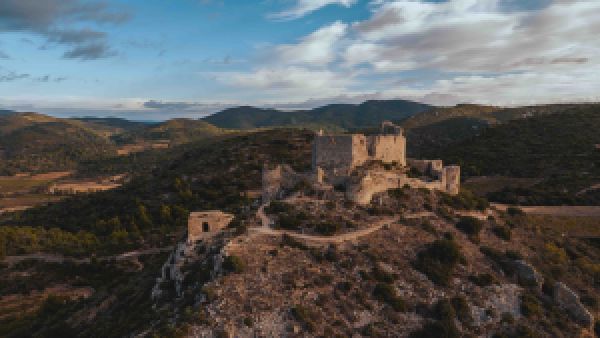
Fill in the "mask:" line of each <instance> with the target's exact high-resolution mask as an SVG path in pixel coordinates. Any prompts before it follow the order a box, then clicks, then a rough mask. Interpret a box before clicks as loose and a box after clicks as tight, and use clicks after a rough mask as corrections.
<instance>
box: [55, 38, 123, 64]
mask: <svg viewBox="0 0 600 338" xmlns="http://www.w3.org/2000/svg"><path fill="white" fill-rule="evenodd" d="M115 55H116V52H115V51H113V50H111V49H110V47H109V46H108V45H107V44H106V43H104V42H98V43H91V44H85V45H81V46H76V47H75V48H73V49H72V50H69V51H67V52H65V54H64V55H63V57H64V58H65V59H80V60H96V59H103V58H108V57H111V56H115Z"/></svg>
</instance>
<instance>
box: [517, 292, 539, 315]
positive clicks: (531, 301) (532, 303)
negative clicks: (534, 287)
mask: <svg viewBox="0 0 600 338" xmlns="http://www.w3.org/2000/svg"><path fill="white" fill-rule="evenodd" d="M521 312H522V313H523V315H524V316H525V317H527V318H531V317H534V316H537V315H539V314H540V313H541V312H542V307H541V305H540V302H539V301H538V299H537V298H536V297H535V296H534V295H532V294H529V293H525V294H523V295H522V296H521Z"/></svg>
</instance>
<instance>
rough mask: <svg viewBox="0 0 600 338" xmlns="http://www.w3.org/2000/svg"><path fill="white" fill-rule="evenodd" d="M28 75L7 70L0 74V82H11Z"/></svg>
mask: <svg viewBox="0 0 600 338" xmlns="http://www.w3.org/2000/svg"><path fill="white" fill-rule="evenodd" d="M29 76H30V75H29V74H25V73H16V72H8V73H5V74H0V82H13V81H17V80H22V79H26V78H28V77H29Z"/></svg>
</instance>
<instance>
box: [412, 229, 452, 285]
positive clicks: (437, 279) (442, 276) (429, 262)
mask: <svg viewBox="0 0 600 338" xmlns="http://www.w3.org/2000/svg"><path fill="white" fill-rule="evenodd" d="M462 259H463V257H462V254H461V252H460V247H459V246H458V244H456V242H455V241H453V240H447V239H441V240H436V241H434V242H433V243H431V244H429V245H428V246H427V248H426V249H425V250H423V251H421V252H420V253H419V254H418V255H417V261H416V262H415V267H416V268H417V269H418V270H420V271H421V272H423V273H424V274H425V275H427V277H428V278H429V279H430V280H431V281H433V282H434V283H436V284H439V285H442V286H448V284H449V283H450V278H451V277H452V273H453V272H454V268H455V267H456V265H458V263H459V262H460V261H461V260H462Z"/></svg>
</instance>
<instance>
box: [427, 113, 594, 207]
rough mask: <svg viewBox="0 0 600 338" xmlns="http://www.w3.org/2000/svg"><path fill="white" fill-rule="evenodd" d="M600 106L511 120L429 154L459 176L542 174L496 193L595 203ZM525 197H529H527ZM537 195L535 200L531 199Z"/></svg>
mask: <svg viewBox="0 0 600 338" xmlns="http://www.w3.org/2000/svg"><path fill="white" fill-rule="evenodd" d="M599 130H600V107H597V106H580V107H577V108H574V109H568V110H566V111H565V112H563V113H556V114H552V115H545V116H538V117H531V118H527V119H520V120H513V121H510V122H508V123H506V124H503V125H499V126H495V127H492V128H487V129H483V130H481V131H480V134H479V136H474V137H472V138H469V139H467V140H465V141H463V142H458V143H455V144H451V145H448V146H445V147H438V148H437V150H434V151H432V152H431V155H432V156H435V157H440V158H442V159H444V160H445V161H446V162H448V163H457V164H460V165H461V166H462V173H463V177H469V176H481V175H486V176H487V175H502V176H509V177H533V178H543V181H542V182H541V183H539V184H537V185H536V186H534V187H532V188H531V189H529V190H527V189H521V190H519V191H505V192H504V195H502V196H501V194H497V195H496V196H495V197H496V198H499V199H501V200H503V201H507V202H511V201H512V202H518V201H521V202H526V203H534V204H547V203H552V204H561V203H597V202H598V203H600V198H598V197H600V196H596V195H593V194H597V190H596V191H595V192H594V191H592V192H590V193H588V194H583V195H579V196H576V194H577V192H579V191H581V190H582V189H585V188H587V187H589V186H591V185H593V184H597V183H600V149H598V148H597V146H596V145H597V144H600V133H599V132H598V131H599ZM528 196H529V197H528ZM536 199H537V200H536Z"/></svg>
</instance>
